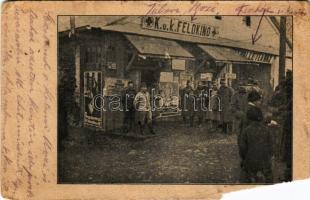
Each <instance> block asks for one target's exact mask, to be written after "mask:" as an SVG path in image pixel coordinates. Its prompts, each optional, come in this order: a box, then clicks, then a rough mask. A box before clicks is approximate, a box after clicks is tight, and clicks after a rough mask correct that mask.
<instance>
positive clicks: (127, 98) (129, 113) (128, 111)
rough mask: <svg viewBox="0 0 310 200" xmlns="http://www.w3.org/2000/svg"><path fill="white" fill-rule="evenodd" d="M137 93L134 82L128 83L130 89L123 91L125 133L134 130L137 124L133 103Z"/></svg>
mask: <svg viewBox="0 0 310 200" xmlns="http://www.w3.org/2000/svg"><path fill="white" fill-rule="evenodd" d="M136 94H137V92H136V90H135V88H134V85H133V82H132V81H129V82H128V87H127V88H126V89H125V90H124V91H123V96H122V102H123V111H124V125H123V127H124V132H125V133H128V132H129V131H131V130H132V128H133V127H134V123H135V107H134V105H133V101H134V99H135V96H136Z"/></svg>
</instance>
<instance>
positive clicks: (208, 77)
mask: <svg viewBox="0 0 310 200" xmlns="http://www.w3.org/2000/svg"><path fill="white" fill-rule="evenodd" d="M212 77H213V74H212V73H201V74H200V79H201V80H206V81H212Z"/></svg>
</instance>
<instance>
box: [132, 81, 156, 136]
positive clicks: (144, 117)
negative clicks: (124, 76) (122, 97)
mask: <svg viewBox="0 0 310 200" xmlns="http://www.w3.org/2000/svg"><path fill="white" fill-rule="evenodd" d="M134 107H135V109H136V110H137V111H138V125H139V128H140V134H141V135H143V134H144V128H145V125H147V127H148V128H149V130H150V133H152V134H155V132H154V130H153V126H152V111H151V100H150V94H149V92H148V91H147V86H146V83H144V82H143V83H141V88H140V92H138V94H137V95H136V97H135V99H134Z"/></svg>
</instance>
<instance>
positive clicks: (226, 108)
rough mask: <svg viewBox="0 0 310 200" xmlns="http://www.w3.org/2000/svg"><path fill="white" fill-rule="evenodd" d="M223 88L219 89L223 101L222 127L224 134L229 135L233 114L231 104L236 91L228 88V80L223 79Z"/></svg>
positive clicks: (221, 112)
mask: <svg viewBox="0 0 310 200" xmlns="http://www.w3.org/2000/svg"><path fill="white" fill-rule="evenodd" d="M220 83H221V87H220V89H219V93H218V94H219V96H220V100H221V107H220V108H221V111H220V117H221V125H222V128H223V132H224V133H226V134H228V133H229V132H230V131H231V128H232V113H231V103H232V97H233V94H234V90H233V89H232V88H231V87H229V86H227V83H226V80H225V79H221V82H220Z"/></svg>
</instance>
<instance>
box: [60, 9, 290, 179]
mask: <svg viewBox="0 0 310 200" xmlns="http://www.w3.org/2000/svg"><path fill="white" fill-rule="evenodd" d="M57 29H58V31H57V34H58V35H57V61H58V65H57V148H58V149H57V182H58V184H93V183H96V184H273V183H280V182H287V181H291V180H292V134H293V131H292V130H293V127H292V105H293V44H292V43H293V31H292V30H293V17H292V16H271V15H264V13H263V14H262V15H255V16H254V15H249V16H233V15H229V16H228V15H214V16H186V15H175V16H153V15H144V16H135V15H132V16H130V15H127V16H103V15H100V16H96V15H75V16H69V15H58V17H57Z"/></svg>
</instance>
